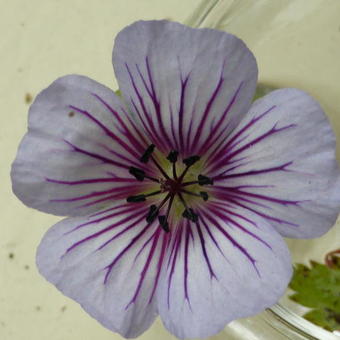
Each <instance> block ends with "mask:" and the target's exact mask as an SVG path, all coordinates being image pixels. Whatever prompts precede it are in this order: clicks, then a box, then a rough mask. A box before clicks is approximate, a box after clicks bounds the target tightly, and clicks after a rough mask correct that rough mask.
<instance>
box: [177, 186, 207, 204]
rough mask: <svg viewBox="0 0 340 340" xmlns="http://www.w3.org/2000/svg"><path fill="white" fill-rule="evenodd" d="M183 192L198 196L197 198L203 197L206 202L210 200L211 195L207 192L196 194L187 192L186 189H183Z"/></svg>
mask: <svg viewBox="0 0 340 340" xmlns="http://www.w3.org/2000/svg"><path fill="white" fill-rule="evenodd" d="M181 192H183V193H185V194H188V195H192V196H196V197H202V198H203V200H204V201H207V200H208V198H209V195H208V193H207V192H205V191H200V193H199V194H196V193H195V192H192V191H189V190H185V189H181Z"/></svg>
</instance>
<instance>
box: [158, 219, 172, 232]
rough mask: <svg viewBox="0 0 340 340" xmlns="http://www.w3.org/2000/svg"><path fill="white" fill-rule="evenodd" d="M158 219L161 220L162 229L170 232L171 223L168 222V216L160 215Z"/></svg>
mask: <svg viewBox="0 0 340 340" xmlns="http://www.w3.org/2000/svg"><path fill="white" fill-rule="evenodd" d="M158 221H159V224H160V225H161V227H162V229H163V230H164V231H165V232H167V233H168V232H169V231H170V228H169V223H168V221H167V219H166V217H165V216H164V215H161V216H158Z"/></svg>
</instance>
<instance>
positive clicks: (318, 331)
mask: <svg viewBox="0 0 340 340" xmlns="http://www.w3.org/2000/svg"><path fill="white" fill-rule="evenodd" d="M222 1H223V0H201V1H199V3H198V4H197V6H196V7H195V8H194V10H193V12H192V13H191V15H190V16H189V17H188V18H187V20H186V21H185V23H186V24H187V25H189V26H192V27H195V28H200V27H202V24H203V23H204V22H205V21H206V20H207V19H208V17H209V16H210V14H211V13H212V12H214V10H215V9H216V8H217V7H218V5H220V4H221V2H222ZM207 21H208V22H209V20H207ZM211 28H213V27H211ZM262 314H263V317H264V319H265V321H266V322H267V323H268V324H269V325H270V326H271V327H275V328H280V327H283V326H286V327H288V328H289V329H290V330H291V331H293V332H295V333H296V334H299V335H301V336H304V337H305V338H306V339H310V340H320V339H322V340H339V339H340V337H339V336H338V335H337V334H334V333H333V332H330V331H327V330H325V329H323V328H321V327H319V326H317V325H315V324H313V323H311V322H310V321H308V320H306V319H304V318H303V317H302V316H300V315H298V314H296V313H295V312H293V311H292V310H290V309H288V308H287V307H285V306H283V305H282V304H280V303H277V304H275V305H274V306H272V307H270V308H267V309H266V311H265V313H262ZM260 315H261V314H260ZM269 318H270V319H271V320H272V319H275V320H276V321H277V323H278V324H277V325H276V326H277V327H276V326H275V325H273V323H272V322H270V321H269V320H268V319H269ZM266 319H267V320H266ZM339 335H340V334H339Z"/></svg>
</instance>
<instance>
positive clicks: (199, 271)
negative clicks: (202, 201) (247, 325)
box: [157, 202, 292, 338]
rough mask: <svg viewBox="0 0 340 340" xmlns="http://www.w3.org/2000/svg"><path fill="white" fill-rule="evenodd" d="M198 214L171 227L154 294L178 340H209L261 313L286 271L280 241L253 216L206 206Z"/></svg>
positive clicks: (286, 255) (285, 280)
mask: <svg viewBox="0 0 340 340" xmlns="http://www.w3.org/2000/svg"><path fill="white" fill-rule="evenodd" d="M199 216H200V217H199V221H198V223H196V224H194V223H192V222H183V225H182V228H178V229H177V231H176V233H175V236H174V237H173V238H172V240H171V243H170V245H169V251H168V252H167V257H166V259H165V263H164V266H163V270H162V273H161V277H160V280H159V286H158V290H157V301H158V309H159V313H160V316H161V318H162V321H163V323H164V325H165V327H166V328H167V329H168V330H169V331H170V332H171V333H173V334H174V335H176V336H177V337H179V338H196V337H198V338H205V337H209V336H211V335H214V334H216V333H217V332H219V331H221V330H222V329H223V328H224V327H225V326H226V324H227V323H229V322H230V321H232V320H234V319H237V318H242V317H247V316H250V315H254V314H256V313H259V312H261V311H262V310H264V309H265V308H267V307H269V306H271V305H273V304H274V303H275V302H277V301H278V299H279V298H280V297H281V296H282V295H283V293H284V291H285V289H286V286H287V284H288V282H289V280H290V277H291V273H292V270H291V264H290V256H289V251H288V249H287V246H286V244H285V242H284V241H283V239H282V238H281V236H280V235H279V234H278V233H277V232H276V231H275V230H274V229H273V228H272V227H271V226H270V225H269V224H268V223H267V222H266V221H265V220H263V219H262V218H260V217H258V216H257V215H256V214H253V213H251V212H247V211H243V210H242V209H229V210H228V211H227V210H225V208H224V207H223V206H222V208H221V207H220V206H219V205H218V204H215V203H211V202H210V203H209V204H208V206H207V207H206V208H205V209H201V210H200V212H199Z"/></svg>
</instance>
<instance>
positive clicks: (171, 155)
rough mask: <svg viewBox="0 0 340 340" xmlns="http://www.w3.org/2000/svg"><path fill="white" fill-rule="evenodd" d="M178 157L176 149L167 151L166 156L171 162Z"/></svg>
mask: <svg viewBox="0 0 340 340" xmlns="http://www.w3.org/2000/svg"><path fill="white" fill-rule="evenodd" d="M177 158H178V151H176V150H172V151H170V152H169V155H168V157H167V158H166V159H167V160H168V161H169V162H171V163H176V162H177Z"/></svg>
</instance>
